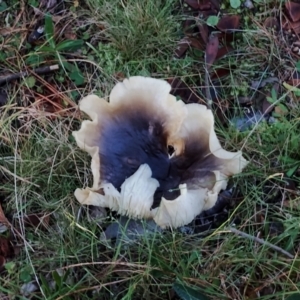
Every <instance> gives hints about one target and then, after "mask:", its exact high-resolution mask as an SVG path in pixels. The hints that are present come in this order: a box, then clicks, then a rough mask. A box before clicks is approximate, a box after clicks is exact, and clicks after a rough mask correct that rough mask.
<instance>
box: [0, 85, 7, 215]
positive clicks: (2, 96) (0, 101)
mask: <svg viewBox="0 0 300 300" xmlns="http://www.w3.org/2000/svg"><path fill="white" fill-rule="evenodd" d="M7 100H8V99H7V94H6V93H5V92H4V91H0V107H1V106H3V105H5V104H6V103H7ZM0 207H1V206H0ZM0 214H1V209H0Z"/></svg>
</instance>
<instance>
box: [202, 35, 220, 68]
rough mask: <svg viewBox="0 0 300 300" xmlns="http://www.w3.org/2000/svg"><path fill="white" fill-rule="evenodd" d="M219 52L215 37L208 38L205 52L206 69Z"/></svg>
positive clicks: (217, 40) (217, 41)
mask: <svg viewBox="0 0 300 300" xmlns="http://www.w3.org/2000/svg"><path fill="white" fill-rule="evenodd" d="M218 50H219V39H218V37H216V36H213V35H212V36H210V38H209V41H208V43H207V45H206V50H205V64H206V66H207V68H210V67H211V66H212V65H213V63H214V61H215V59H216V57H217V54H218Z"/></svg>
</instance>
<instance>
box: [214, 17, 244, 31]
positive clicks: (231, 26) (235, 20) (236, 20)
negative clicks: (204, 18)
mask: <svg viewBox="0 0 300 300" xmlns="http://www.w3.org/2000/svg"><path fill="white" fill-rule="evenodd" d="M239 27H240V17H239V16H236V15H232V16H224V17H222V18H221V19H220V21H219V22H218V24H217V28H218V29H219V30H220V31H223V32H226V31H231V30H235V29H238V28H239Z"/></svg>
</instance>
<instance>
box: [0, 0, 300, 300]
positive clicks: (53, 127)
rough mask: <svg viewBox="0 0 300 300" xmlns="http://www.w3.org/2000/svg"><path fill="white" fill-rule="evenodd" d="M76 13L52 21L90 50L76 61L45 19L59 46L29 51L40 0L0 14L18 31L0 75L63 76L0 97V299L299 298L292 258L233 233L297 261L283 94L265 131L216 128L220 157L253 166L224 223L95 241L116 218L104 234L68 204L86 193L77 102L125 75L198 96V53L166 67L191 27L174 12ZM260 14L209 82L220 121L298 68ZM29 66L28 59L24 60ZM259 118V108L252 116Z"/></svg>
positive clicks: (295, 117)
mask: <svg viewBox="0 0 300 300" xmlns="http://www.w3.org/2000/svg"><path fill="white" fill-rule="evenodd" d="M13 2H14V3H13ZM75 2H76V1H75ZM75 2H74V3H73V2H72V1H65V2H64V7H61V10H58V11H62V10H63V9H65V11H66V12H67V13H70V14H71V15H72V14H73V17H72V18H70V19H69V20H70V25H71V27H72V28H73V31H74V32H73V33H74V34H75V36H76V39H78V40H81V41H84V42H83V43H82V45H81V46H80V47H79V48H78V47H77V48H76V47H75V48H76V49H75V50H74V49H72V50H69V49H66V48H63V50H57V45H59V43H61V42H63V41H65V40H68V38H66V37H64V36H63V35H62V32H63V31H62V29H61V28H60V25H59V23H56V22H55V20H54V21H53V18H52V22H53V24H52V25H53V26H54V29H55V30H54V31H53V32H52V31H51V30H52V29H51V24H50V27H49V26H48V29H47V30H48V33H49V34H50V37H49V39H53V40H54V42H55V44H52V46H53V47H52V48H51V49H49V48H47V47H49V45H50V46H51V43H52V42H50V40H49V39H48V40H47V39H44V40H42V42H41V43H40V42H37V45H33V46H32V45H29V44H28V42H27V39H26V33H25V32H24V30H23V29H24V28H26V26H28V28H29V29H30V30H33V28H34V27H33V24H32V22H31V18H30V16H32V13H33V9H32V7H31V6H30V5H32V6H37V2H36V1H30V5H29V4H28V3H26V2H23V1H20V3H19V2H18V1H12V4H9V1H6V4H8V5H7V8H6V9H5V10H3V11H1V12H0V16H1V20H2V21H1V22H2V23H0V24H1V26H0V28H1V27H2V25H3V26H6V25H5V24H4V23H3V21H4V19H5V20H6V22H7V24H9V25H10V28H12V29H13V30H12V32H16V33H15V34H14V35H13V34H12V33H10V34H8V35H4V36H1V37H0V43H1V44H0V52H1V51H3V50H5V52H3V53H4V54H1V55H5V53H8V56H7V57H3V56H1V55H0V59H1V64H2V66H3V69H5V70H11V71H13V72H19V71H20V70H23V69H25V67H26V66H37V65H38V61H39V60H41V59H42V61H45V62H46V63H47V64H56V63H58V64H60V70H59V71H58V72H55V73H53V74H52V73H50V74H46V75H43V76H42V75H41V76H30V77H29V78H33V79H30V80H28V78H27V79H21V80H20V81H19V82H16V81H15V82H11V83H8V84H7V85H5V86H3V87H2V91H5V93H6V94H7V95H8V97H7V103H6V104H5V105H3V106H2V107H0V197H1V206H2V207H3V209H4V212H5V215H6V217H7V218H8V220H9V221H10V222H11V224H12V225H13V227H14V228H15V230H14V231H13V233H12V234H10V235H9V232H8V231H6V232H3V233H1V236H2V237H9V236H10V239H11V241H12V243H13V245H14V251H11V252H10V253H9V254H10V255H7V258H6V265H5V268H4V270H2V274H1V277H0V296H1V297H3V298H4V297H5V296H7V297H8V298H7V299H178V298H177V296H176V295H175V294H174V290H173V288H172V287H173V284H174V283H175V282H177V283H178V284H179V286H181V289H186V291H187V292H188V293H191V291H190V290H189V288H196V289H197V291H196V293H197V295H198V296H197V297H198V298H197V299H204V295H206V296H207V297H209V298H210V299H256V298H261V299H288V297H289V296H290V295H292V294H295V293H298V295H299V289H300V286H299V283H298V282H299V268H300V266H299V264H300V260H299V258H298V257H297V255H296V256H295V258H294V259H292V260H291V259H289V258H287V257H285V256H284V255H282V254H281V253H278V252H276V251H274V250H272V249H270V248H269V247H268V246H267V245H265V244H259V243H258V242H256V241H253V240H249V239H246V238H242V237H238V236H237V235H235V234H233V233H232V232H230V226H235V227H236V228H238V229H239V230H241V231H243V232H246V233H249V234H250V235H252V236H255V237H261V238H264V239H265V240H267V241H269V242H270V243H272V244H273V245H277V246H279V247H281V248H282V249H284V250H286V251H290V252H291V253H296V254H297V253H298V247H299V241H300V235H299V220H300V211H299V176H300V174H299V167H297V166H299V162H300V155H299V142H298V140H299V125H300V121H299V116H300V114H299V104H298V102H297V97H296V95H295V92H292V91H288V90H285V89H283V88H282V87H281V89H279V90H278V91H277V94H276V99H275V102H273V103H275V104H274V106H275V107H276V108H277V115H275V118H276V120H277V122H276V123H274V124H272V125H268V124H266V123H260V124H259V125H255V127H254V128H252V129H250V130H247V131H245V132H239V131H237V130H236V129H235V128H234V127H233V126H231V127H230V126H229V127H228V126H226V125H224V123H223V124H220V125H218V126H217V129H216V131H217V134H218V136H219V138H220V140H221V142H222V145H223V146H224V147H225V148H226V149H228V150H232V151H235V150H238V149H241V148H242V149H243V152H244V154H245V156H246V157H247V158H248V159H249V160H250V161H251V164H250V165H249V166H248V167H247V169H246V170H245V171H244V172H243V173H242V174H241V175H239V176H237V177H235V178H233V179H232V182H231V185H232V186H233V190H234V194H235V196H234V197H233V198H232V199H231V203H230V205H229V206H228V207H227V208H226V209H227V214H228V218H227V219H226V220H225V221H224V222H222V223H221V224H218V227H217V228H215V229H213V230H208V231H205V232H199V233H194V234H189V235H187V234H184V233H182V232H180V231H178V230H177V231H167V232H164V233H163V234H159V233H156V234H153V235H145V236H143V237H141V238H140V239H139V240H137V241H136V242H134V243H132V244H130V245H128V244H127V242H126V241H121V242H120V243H116V244H111V245H107V244H106V243H104V242H103V241H102V240H101V239H100V238H99V237H100V235H101V232H102V231H103V228H105V227H106V226H107V225H108V224H110V223H111V222H112V221H114V218H115V215H114V214H110V213H109V214H108V217H107V218H106V220H105V221H104V222H97V221H95V220H94V219H93V217H92V215H91V212H90V211H89V209H88V208H85V207H80V205H79V204H78V203H77V202H76V200H75V198H74V196H73V192H74V190H75V189H76V188H77V187H81V186H84V185H88V184H90V183H91V172H90V168H89V167H90V158H89V157H88V156H87V155H86V154H85V153H84V152H82V151H81V150H79V148H78V147H77V146H76V143H75V141H74V139H73V137H72V136H71V132H72V131H73V130H76V129H78V128H79V126H80V121H81V118H82V116H80V115H79V114H78V112H77V111H76V103H77V102H78V100H79V99H80V98H81V97H82V96H84V95H86V94H88V93H90V92H95V93H97V94H99V95H100V96H104V97H107V96H108V95H109V92H110V90H111V88H112V86H113V85H114V84H115V83H116V82H117V81H118V80H120V79H122V78H123V77H126V76H133V75H147V76H153V77H157V78H164V79H169V78H173V77H179V78H181V79H182V80H183V81H184V82H186V83H187V84H188V86H191V87H193V88H194V89H196V90H197V91H198V92H202V88H203V86H202V84H201V79H203V74H204V70H203V67H204V64H203V60H202V58H203V55H204V54H203V51H202V52H201V51H200V53H199V51H195V50H190V51H189V52H188V54H187V56H186V57H185V58H182V59H174V56H173V53H174V49H175V47H176V45H177V42H178V41H179V40H180V39H181V38H182V37H183V29H182V26H181V25H182V24H181V20H182V19H184V18H187V16H186V15H189V13H188V12H186V7H183V8H182V7H180V6H179V5H178V3H177V1H171V0H166V1H156V2H155V3H154V2H153V1H150V0H145V1H143V3H142V4H140V2H138V1H133V0H128V1H115V0H113V1H105V0H89V1H87V2H86V3H87V4H86V5H85V6H84V5H83V6H76V5H75ZM226 5H227V4H226ZM272 5H273V4H272ZM257 6H258V12H259V13H258V15H252V14H251V13H250V12H249V11H247V10H245V9H243V10H242V11H241V16H242V30H241V31H240V32H239V33H238V34H237V40H235V41H234V42H233V44H234V47H235V49H236V51H235V52H233V53H231V54H229V55H228V56H226V57H224V58H222V59H220V60H218V61H216V62H215V64H214V66H213V69H214V70H217V69H219V68H225V69H227V70H228V74H227V76H226V77H225V78H223V79H220V80H216V81H214V84H215V85H216V86H217V85H218V92H219V93H218V101H219V102H222V103H224V102H226V105H227V104H228V106H229V108H230V109H228V111H226V112H224V115H225V120H226V122H227V123H228V121H230V120H231V119H232V118H233V117H238V116H240V115H241V113H242V111H243V110H244V109H245V107H244V106H243V105H242V104H241V103H240V101H239V99H240V98H239V97H241V96H243V97H250V98H253V99H255V98H256V97H258V98H259V95H258V93H257V91H255V90H254V89H252V88H251V84H252V82H253V81H262V80H265V79H268V78H270V77H277V78H278V79H279V81H286V80H288V76H289V75H290V74H291V73H293V72H294V70H295V68H296V67H295V66H296V63H297V61H296V59H295V58H294V56H293V55H292V54H291V53H289V52H287V51H286V46H287V45H286V44H285V42H284V41H283V37H282V35H280V34H278V33H275V32H274V31H271V30H267V29H266V28H264V26H263V21H264V19H263V14H265V15H267V16H268V15H271V10H270V8H269V4H267V3H266V4H263V5H259V4H257ZM0 7H1V6H0ZM226 7H227V9H228V10H229V11H231V12H233V13H236V10H232V9H229V8H228V7H229V5H228V6H226ZM272 7H273V6H272ZM279 13H280V12H279ZM18 16H19V19H17V17H18ZM74 16H75V17H74ZM249 16H250V17H249ZM249 18H251V22H250V21H247V20H248V19H249ZM15 20H17V22H15ZM50 21H51V20H50ZM62 22H64V21H62ZM14 30H15V31H14ZM60 33H61V34H60ZM71 45H72V46H74V45H75V44H74V43H73V44H72V43H71ZM1 47H2V48H1ZM28 57H31V58H34V59H32V60H31V61H29V62H28V60H26V59H28ZM72 74H73V75H72ZM81 77H82V78H83V81H80V78H81ZM78 80H79V81H78ZM273 88H274V86H273V84H272V83H267V84H266V86H265V87H264V88H263V91H261V92H262V93H264V94H265V95H267V96H268V97H272V89H273ZM264 99H265V98H264ZM278 99H279V100H278ZM273 100H274V99H273ZM53 103H54V104H53ZM279 104H280V105H284V106H285V107H286V108H288V111H289V112H288V114H285V113H283V111H282V110H280V109H278V108H280V106H279ZM260 106H261V102H260V103H256V102H255V100H254V101H253V103H252V107H254V108H255V109H257V108H259V107H260ZM29 214H36V215H37V214H42V215H43V216H44V222H43V223H42V222H41V223H40V224H39V225H35V226H29V225H26V222H25V216H27V215H29ZM1 251H4V250H1ZM13 252H14V253H13ZM29 287H34V291H29ZM22 290H23V294H22V293H21V291H22ZM24 291H25V292H24ZM187 292H186V293H187ZM186 293H185V294H186ZM183 297H184V296H183Z"/></svg>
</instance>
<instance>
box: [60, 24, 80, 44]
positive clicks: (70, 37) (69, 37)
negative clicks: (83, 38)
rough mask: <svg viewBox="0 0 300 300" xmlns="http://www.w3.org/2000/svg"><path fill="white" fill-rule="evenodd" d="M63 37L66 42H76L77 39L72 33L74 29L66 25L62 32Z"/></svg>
mask: <svg viewBox="0 0 300 300" xmlns="http://www.w3.org/2000/svg"><path fill="white" fill-rule="evenodd" d="M63 35H64V37H65V38H66V39H67V40H76V39H77V35H76V33H75V31H74V27H72V26H71V25H68V26H67V27H66V28H65V29H64V31H63Z"/></svg>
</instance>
